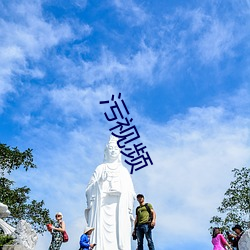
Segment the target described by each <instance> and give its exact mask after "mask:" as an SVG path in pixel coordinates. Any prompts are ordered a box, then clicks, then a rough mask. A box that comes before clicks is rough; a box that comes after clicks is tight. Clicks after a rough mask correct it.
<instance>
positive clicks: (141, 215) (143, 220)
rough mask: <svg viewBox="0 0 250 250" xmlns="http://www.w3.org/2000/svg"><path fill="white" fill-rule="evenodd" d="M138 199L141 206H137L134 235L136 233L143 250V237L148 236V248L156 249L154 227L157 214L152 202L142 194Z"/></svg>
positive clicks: (140, 249) (150, 249) (140, 247)
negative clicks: (148, 201)
mask: <svg viewBox="0 0 250 250" xmlns="http://www.w3.org/2000/svg"><path fill="white" fill-rule="evenodd" d="M137 201H138V202H139V204H140V206H138V207H137V208H136V217H135V227H134V232H133V235H135V234H136V237H137V242H138V250H143V239H144V235H145V236H146V239H147V242H148V249H149V250H155V247H154V243H153V239H152V229H153V228H154V226H155V220H156V214H155V211H154V209H153V207H152V205H151V204H150V203H145V202H144V196H143V195H142V194H138V195H137Z"/></svg>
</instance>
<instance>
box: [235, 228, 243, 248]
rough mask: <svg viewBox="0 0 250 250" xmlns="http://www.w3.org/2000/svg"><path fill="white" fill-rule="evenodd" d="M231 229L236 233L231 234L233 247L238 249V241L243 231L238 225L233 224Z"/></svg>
mask: <svg viewBox="0 0 250 250" xmlns="http://www.w3.org/2000/svg"><path fill="white" fill-rule="evenodd" d="M232 230H233V231H234V232H235V233H236V235H234V234H232V236H233V237H234V245H235V246H236V248H235V249H237V250H239V246H238V242H239V240H240V238H241V236H242V234H243V233H244V231H243V229H242V228H241V226H240V225H235V226H234V227H233V228H232Z"/></svg>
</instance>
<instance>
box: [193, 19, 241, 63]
mask: <svg viewBox="0 0 250 250" xmlns="http://www.w3.org/2000/svg"><path fill="white" fill-rule="evenodd" d="M233 34H234V30H233V26H232V25H230V24H223V23H220V22H219V21H218V20H217V21H213V22H212V23H211V26H210V27H209V28H208V29H207V30H206V32H205V33H204V34H203V35H202V36H201V37H200V39H199V40H198V42H197V46H198V52H199V54H200V56H201V58H200V59H201V60H202V61H203V62H204V63H210V62H212V61H213V60H216V61H220V60H221V59H222V58H224V57H225V56H228V55H229V56H232V52H233V51H232V49H233V47H234V46H235V44H236V41H237V39H236V37H235V36H234V35H233Z"/></svg>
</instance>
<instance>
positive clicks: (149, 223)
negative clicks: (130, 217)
mask: <svg viewBox="0 0 250 250" xmlns="http://www.w3.org/2000/svg"><path fill="white" fill-rule="evenodd" d="M143 206H145V207H146V209H147V211H148V214H149V218H148V225H149V227H150V228H151V229H153V228H154V227H153V226H151V222H152V220H153V214H152V213H151V209H150V207H149V206H148V203H145V204H144V205H143ZM139 208H140V206H138V207H137V208H136V215H137V216H138V209H139Z"/></svg>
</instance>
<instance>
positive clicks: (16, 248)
mask: <svg viewBox="0 0 250 250" xmlns="http://www.w3.org/2000/svg"><path fill="white" fill-rule="evenodd" d="M2 250H26V249H25V248H24V247H23V246H21V245H10V246H3V247H2Z"/></svg>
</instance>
